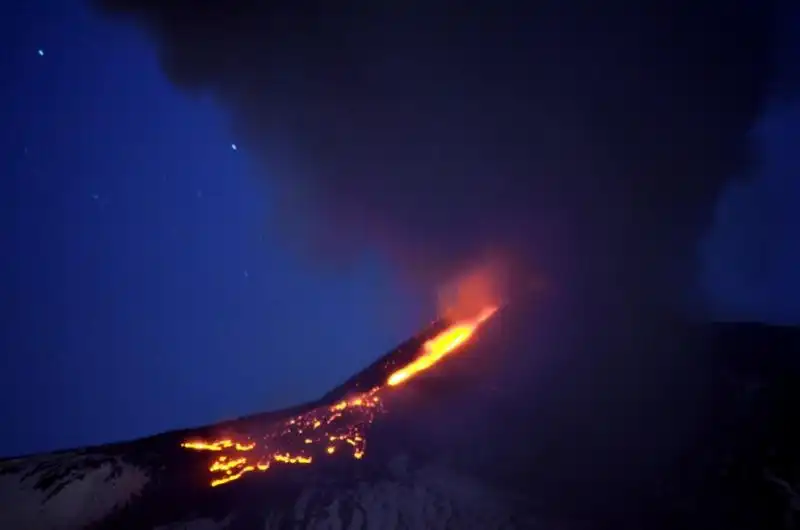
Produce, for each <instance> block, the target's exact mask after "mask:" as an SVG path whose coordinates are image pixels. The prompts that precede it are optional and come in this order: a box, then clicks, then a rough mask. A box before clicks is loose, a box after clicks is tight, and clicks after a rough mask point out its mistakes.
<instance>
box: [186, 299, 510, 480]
mask: <svg viewBox="0 0 800 530" xmlns="http://www.w3.org/2000/svg"><path fill="white" fill-rule="evenodd" d="M497 309H498V308H497V306H487V307H484V308H483V309H482V310H481V311H480V312H479V313H478V314H477V315H476V316H474V317H472V318H467V319H462V320H458V321H456V322H455V323H453V324H451V325H450V326H448V327H447V328H446V329H445V330H444V331H442V332H440V333H438V334H437V335H436V336H434V337H433V338H431V339H429V340H428V341H426V342H425V344H423V346H422V348H421V351H420V353H419V354H418V355H417V357H416V358H415V359H414V360H413V361H411V362H409V363H408V364H406V365H405V366H403V367H402V368H400V369H399V370H396V371H394V372H393V373H392V374H390V375H389V377H388V378H387V379H386V382H385V383H384V384H382V385H379V386H376V387H375V388H373V389H372V390H369V391H368V392H363V393H360V394H357V395H355V396H353V397H350V398H348V399H345V400H342V401H340V402H338V403H336V404H334V405H331V406H324V407H318V408H316V409H313V410H310V411H308V412H305V413H303V414H299V415H297V416H294V417H292V418H290V419H288V420H285V421H282V422H278V423H276V424H272V425H270V426H267V427H266V428H265V430H264V431H263V432H262V433H260V436H257V437H253V436H248V435H230V436H227V437H223V438H219V439H215V440H187V441H185V442H183V443H182V444H181V446H182V447H183V448H185V449H188V450H192V451H209V452H212V453H216V455H217V456H216V458H214V459H213V460H212V462H211V464H210V465H209V468H208V469H209V471H210V472H211V474H212V478H211V486H220V485H222V484H226V483H228V482H232V481H234V480H236V479H238V478H241V477H242V476H243V475H245V474H246V473H249V472H251V471H267V470H268V469H270V467H271V466H272V465H275V464H295V465H308V464H311V463H313V462H314V461H315V460H317V459H319V458H321V457H324V456H326V455H333V454H339V453H343V452H347V453H349V454H350V455H351V456H352V457H353V458H356V459H360V458H362V457H363V456H364V451H365V450H366V444H367V437H366V435H367V430H368V428H369V426H370V425H371V424H372V422H373V421H374V419H375V416H376V415H377V414H378V413H379V412H381V411H383V401H382V396H383V395H384V394H385V393H386V392H390V391H392V390H394V389H396V388H397V387H398V386H400V385H401V384H403V383H406V382H407V381H409V380H410V379H412V378H413V377H415V376H416V375H418V374H420V373H422V372H424V371H426V370H428V369H430V368H432V367H434V366H436V365H437V364H438V363H439V362H441V361H442V360H443V359H445V358H446V357H447V356H448V355H449V354H451V353H453V352H455V351H456V350H458V348H459V347H461V346H462V345H463V344H465V343H466V342H467V341H469V340H470V338H471V337H472V336H473V335H474V333H475V331H476V330H477V329H478V328H479V327H480V326H481V324H483V323H484V322H486V321H487V320H488V319H489V318H491V317H492V315H494V313H495V312H496V311H497Z"/></svg>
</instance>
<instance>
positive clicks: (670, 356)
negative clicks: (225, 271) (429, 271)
mask: <svg viewBox="0 0 800 530" xmlns="http://www.w3.org/2000/svg"><path fill="white" fill-rule="evenodd" d="M589 320H591V319H589ZM553 324H554V323H553V322H551V321H549V320H548V317H546V316H545V315H542V314H541V310H538V309H537V308H535V307H534V306H533V305H530V306H526V305H525V304H523V303H521V304H517V305H514V306H510V307H508V308H506V309H504V310H503V311H500V312H499V313H498V314H497V315H496V316H495V317H494V318H492V319H491V320H489V321H488V322H487V323H486V325H485V326H484V327H482V328H481V329H480V330H479V331H478V333H477V334H476V335H475V336H474V337H473V340H471V341H470V342H468V343H467V344H465V345H464V346H463V348H462V349H460V350H459V351H457V352H455V353H454V354H453V355H452V356H451V358H448V359H447V360H445V361H444V362H442V363H441V364H440V365H437V366H436V367H435V368H434V369H432V370H430V371H428V372H425V373H423V374H421V375H420V376H419V377H417V378H415V379H413V380H410V381H408V382H407V383H406V384H404V385H400V386H398V387H396V388H392V389H391V391H387V392H385V393H384V394H381V396H382V398H381V400H382V408H383V409H384V410H383V412H381V413H378V414H377V416H376V417H375V420H374V421H373V422H372V424H371V425H370V426H369V427H368V428H367V431H366V438H367V446H366V453H365V454H364V456H363V458H360V459H358V458H355V459H354V458H352V455H351V454H349V453H346V454H345V452H344V451H341V452H336V453H335V454H333V455H328V456H326V457H324V458H320V459H319V460H315V462H314V463H313V464H312V465H306V466H292V465H274V466H272V467H270V469H269V470H267V471H266V472H263V473H260V472H252V473H248V474H246V475H244V476H242V477H241V478H240V479H239V480H234V481H232V482H230V483H227V484H224V485H221V486H218V487H211V486H210V484H209V480H210V473H209V470H208V467H209V453H205V452H196V451H190V450H187V449H185V448H183V447H181V443H182V442H184V441H186V440H189V439H201V438H202V439H210V438H214V437H218V436H219V435H220V433H229V432H235V433H256V432H259V430H262V431H263V430H264V429H270V428H271V427H270V426H273V425H283V424H286V423H287V420H289V419H290V418H294V417H299V416H298V415H302V414H313V413H314V411H316V410H329V409H330V407H333V406H336V403H337V402H339V401H340V400H342V399H351V397H352V396H353V395H358V394H360V393H363V392H365V391H369V390H370V389H371V388H373V387H374V386H375V385H376V384H378V383H380V382H381V381H385V378H386V376H387V375H388V374H389V373H391V372H392V371H393V370H394V369H396V367H397V366H400V365H403V364H405V363H407V362H408V361H409V360H410V359H411V358H413V357H414V355H415V353H416V352H417V351H419V349H420V348H421V346H422V344H423V343H424V342H425V341H426V340H427V339H429V338H431V337H432V336H434V335H435V334H436V333H438V332H439V331H441V330H442V329H443V328H444V326H445V325H446V324H445V323H444V322H435V323H433V324H431V325H430V326H429V327H427V328H426V329H425V330H423V331H422V332H421V333H420V334H418V335H417V336H415V337H413V338H412V339H410V340H409V341H407V342H406V343H404V344H403V345H401V346H400V347H399V348H397V349H396V350H394V351H392V352H390V353H389V354H387V355H386V356H384V357H382V358H381V359H380V360H379V361H377V362H376V363H374V364H373V365H372V366H370V367H369V368H367V369H366V370H364V371H363V372H361V373H360V374H358V375H356V376H355V377H353V378H352V379H350V380H348V381H347V382H346V383H345V384H344V385H342V386H341V387H339V388H337V389H335V390H333V391H331V392H329V393H328V394H326V396H325V397H324V398H323V399H321V400H319V401H317V402H313V403H309V404H305V405H302V406H299V407H294V408H292V409H287V410H283V411H278V412H273V413H268V414H260V415H256V416H251V417H245V418H240V419H237V420H232V421H230V422H224V423H221V424H218V425H210V426H205V427H199V428H196V429H184V430H180V431H174V432H167V433H163V434H159V435H156V436H152V437H149V438H144V439H140V440H134V441H130V442H122V443H115V444H108V445H103V446H97V447H90V448H82V449H75V450H70V451H63V452H57V453H52V454H44V455H32V456H26V457H21V458H13V459H7V460H4V461H0V528H3V529H8V530H14V529H24V530H38V529H65V530H66V529H82V528H91V529H113V530H124V529H137V530H149V529H159V530H166V529H178V528H185V529H209V530H210V529H250V528H259V529H261V528H275V529H279V528H280V529H282V528H291V529H317V528H319V529H322V528H331V529H333V528H342V529H354V530H355V529H380V530H383V529H394V528H410V529H415V528H452V529H462V528H464V529H468V528H475V529H491V528H497V529H500V528H503V529H517V528H545V529H549V528H554V529H565V528H615V529H617V528H649V529H659V528H681V529H683V528H726V529H731V528H742V529H753V530H767V529H771V528H795V527H798V522H797V521H796V520H794V519H793V516H794V515H796V512H797V510H800V496H798V495H797V494H796V493H795V490H796V488H797V487H800V430H798V429H796V428H795V424H796V422H797V413H796V410H797V405H798V404H800V384H798V383H800V366H798V365H800V329H797V328H780V327H772V326H764V325H756V324H708V325H697V324H686V323H681V322H680V321H677V320H676V321H675V322H673V323H664V322H659V323H658V324H655V323H654V325H653V327H652V329H628V330H625V329H619V328H618V329H607V328H603V327H602V326H576V329H575V330H574V333H573V334H571V335H570V337H571V338H565V337H564V335H563V334H554V333H552V330H553V329H555V328H556V327H557V326H555V325H553Z"/></svg>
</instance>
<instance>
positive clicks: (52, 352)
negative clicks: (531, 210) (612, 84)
mask: <svg viewBox="0 0 800 530" xmlns="http://www.w3.org/2000/svg"><path fill="white" fill-rule="evenodd" d="M3 10H4V11H5V13H3V15H2V16H0V35H3V37H4V38H5V39H6V42H7V44H6V46H4V48H5V50H6V52H5V53H4V54H2V56H1V57H0V66H1V67H2V70H0V71H2V72H3V81H2V84H0V89H1V90H2V94H1V96H0V116H2V122H0V123H2V128H1V129H0V133H1V134H2V137H0V139H1V141H0V149H2V161H3V166H2V170H3V178H2V180H1V181H0V204H2V206H1V207H0V208H1V209H0V215H2V230H1V231H0V245H1V247H2V249H3V254H2V255H3V259H2V260H1V261H0V267H1V268H0V275H1V276H0V277H1V278H2V283H0V285H2V294H0V297H1V298H2V300H3V303H2V326H1V327H0V341H1V342H0V351H2V352H3V355H4V357H5V364H4V366H5V369H4V371H3V385H2V386H0V392H2V394H0V403H2V405H0V419H1V420H2V422H3V424H4V425H7V426H11V427H10V428H9V430H8V432H9V433H11V434H13V436H6V437H4V439H3V440H2V442H0V455H12V454H18V453H28V452H35V451H43V450H49V449H55V448H64V447H69V446H76V445H86V444H94V443H102V442H109V441H113V440H120V439H126V438H132V437H137V436H143V435H147V434H152V433H155V432H160V431H163V430H168V429H172V428H178V427H185V426H192V425H198V424H203V423H208V422H212V421H216V420H220V419H223V418H229V417H233V416H238V415H244V414H247V413H252V412H256V411H261V410H267V409H274V408H278V407H282V406H287V405H291V404H295V403H297V402H299V401H303V400H307V399H311V398H315V397H317V396H319V395H320V394H322V393H323V392H325V391H326V390H328V389H330V387H332V386H333V385H335V384H337V383H339V382H341V381H342V380H344V379H345V378H347V377H348V376H350V375H352V373H354V372H355V371H357V370H358V369H360V368H361V367H363V366H365V365H366V364H367V363H369V362H370V361H371V360H373V359H374V358H375V357H377V356H378V355H380V354H382V353H384V352H385V351H386V350H387V349H389V348H390V347H392V346H393V345H395V344H396V343H398V342H400V341H401V340H403V339H404V338H406V337H407V336H408V335H410V334H411V333H413V332H414V331H415V330H416V329H417V328H418V327H419V326H420V325H422V324H423V323H425V322H426V321H427V320H428V319H429V318H430V317H431V316H432V314H433V307H432V304H431V303H430V299H431V296H430V294H431V293H430V290H429V287H430V284H429V283H426V281H427V280H428V278H427V277H426V281H421V280H420V281H415V278H417V276H415V274H416V273H417V272H418V270H419V268H418V264H417V263H416V262H415V263H414V264H413V265H409V264H408V263H407V262H408V261H414V260H407V259H405V258H407V257H408V255H409V254H408V250H407V248H406V247H404V248H403V249H401V250H399V251H397V252H395V250H397V249H394V248H387V246H386V245H385V244H384V241H383V240H381V239H380V238H376V239H373V238H372V237H371V236H363V235H362V234H359V235H358V236H357V237H355V239H356V242H355V243H354V244H353V246H352V248H354V249H355V250H351V251H350V250H349V251H348V255H347V257H346V258H345V259H330V257H329V256H327V255H326V256H325V257H324V258H320V259H318V260H315V259H314V258H313V255H314V254H313V252H312V253H311V256H312V257H309V253H308V252H306V251H305V250H303V249H298V247H297V245H296V244H294V243H292V241H291V239H292V238H296V237H297V235H298V233H299V232H298V231H297V230H295V228H291V229H290V230H288V232H289V235H290V237H287V230H286V227H285V226H283V224H285V223H290V222H292V221H293V220H294V222H295V223H296V224H297V225H302V226H305V222H306V221H305V217H304V216H305V215H306V213H307V211H306V210H304V209H302V208H300V209H298V212H297V213H296V217H292V215H291V212H289V213H288V214H287V212H286V203H285V202H282V201H285V200H286V196H285V194H283V192H282V191H279V186H282V185H284V183H283V181H282V180H281V179H280V178H278V177H277V176H276V177H275V178H274V179H273V178H272V177H273V175H272V174H271V173H270V171H269V170H268V167H267V166H265V164H264V158H265V157H266V156H267V155H265V153H264V151H263V150H259V149H258V147H259V144H258V142H257V141H255V140H254V139H255V138H256V137H259V135H256V134H252V132H253V131H252V130H251V128H248V124H243V123H242V120H241V116H240V115H237V112H238V113H241V111H242V109H234V110H233V111H231V109H230V108H229V106H226V105H225V97H220V98H214V97H212V95H211V94H210V93H209V92H203V91H201V90H195V91H192V90H188V91H187V90H181V89H180V88H176V87H175V85H174V84H173V83H172V82H171V80H170V78H169V77H170V76H169V75H166V74H165V72H164V69H163V68H162V66H163V65H160V64H159V56H160V53H159V49H158V44H157V43H156V42H155V41H153V40H150V39H148V38H147V37H146V36H145V35H144V34H143V33H142V32H140V31H138V30H136V29H135V28H134V27H132V26H130V25H125V24H120V23H119V21H113V20H111V19H109V18H105V17H103V16H101V15H100V14H98V13H96V12H93V11H92V10H91V9H90V8H89V7H86V6H81V5H77V4H74V5H68V3H66V2H57V1H55V0H39V1H32V2H30V3H26V4H25V8H24V9H23V8H22V7H16V6H12V7H4V8H3ZM795 20H797V17H795ZM787 26H788V25H787ZM796 27H800V23H798V24H797V26H796ZM799 34H800V33H799ZM779 45H780V47H781V50H782V51H781V53H779V54H776V56H779V57H780V64H787V65H789V64H800V60H798V58H799V57H800V55H798V53H797V52H798V50H800V46H798V45H797V42H793V41H792V40H791V39H784V40H782V41H780V42H779ZM792 50H794V51H792ZM775 70H776V71H777V72H778V74H773V76H774V75H779V76H783V77H781V79H782V80H784V81H786V82H785V83H783V84H780V91H779V92H775V94H774V97H773V96H770V97H769V98H767V99H768V104H766V106H765V107H764V109H765V110H763V111H761V112H760V113H759V115H758V117H757V118H756V119H755V120H752V122H751V123H750V124H749V125H747V124H746V123H745V125H747V127H746V128H747V130H749V131H750V132H749V133H748V137H747V145H749V146H750V148H751V149H752V150H753V153H754V155H755V156H754V159H755V160H756V163H755V164H751V165H750V166H748V167H747V169H746V171H744V170H741V169H740V168H739V167H738V166H737V167H736V168H734V171H736V172H737V175H722V176H721V177H719V179H718V180H719V182H720V183H722V182H724V183H725V187H724V191H723V193H722V195H721V198H720V199H718V198H717V197H716V194H713V195H712V196H711V199H712V203H713V207H711V208H706V209H707V210H708V211H706V212H705V215H707V217H708V218H709V219H710V220H711V221H712V225H711V227H710V228H709V227H708V226H706V227H704V228H702V234H701V235H702V238H701V239H700V246H699V247H698V246H697V244H696V243H693V244H692V249H693V250H698V249H699V254H700V255H701V261H700V263H699V266H697V267H696V269H697V270H698V271H699V272H700V274H699V277H700V278H701V279H702V286H701V287H702V288H701V289H700V290H701V291H702V292H703V293H704V294H705V295H708V299H709V302H710V304H709V306H710V307H711V308H712V311H713V313H714V314H715V315H716V316H720V317H723V318H729V319H730V318H732V319H756V320H764V321H770V322H783V323H797V322H800V281H798V280H797V276H798V273H797V271H798V270H800V244H797V243H796V241H798V240H800V237H798V235H797V231H798V227H800V213H798V212H799V211H800V210H799V209H798V208H797V205H798V204H800V156H798V155H797V154H796V153H797V149H798V146H800V98H794V97H792V93H793V90H795V89H796V88H798V86H799V85H798V84H797V83H796V81H797V74H798V72H797V71H796V69H795V70H792V69H791V68H788V67H786V68H784V67H778V68H776V69H775ZM784 78H785V79H784ZM172 81H174V79H173V80H172ZM787 87H788V88H787ZM775 90H778V89H775ZM219 100H222V104H219ZM598 119H600V118H598ZM737 123H738V122H737ZM743 123H744V122H743ZM556 132H557V133H558V134H555V137H556V140H559V138H560V139H562V140H563V141H565V142H570V141H573V138H572V136H570V135H569V134H566V133H564V131H563V130H561V131H556ZM565 134H566V135H565ZM260 138H261V139H262V140H263V135H261V136H260ZM556 140H553V141H556ZM610 145H611V147H613V145H612V144H610ZM345 149H346V147H345ZM612 151H613V149H612ZM689 152H694V151H692V150H691V149H688V148H687V153H689ZM715 154H716V152H715ZM387 156H391V155H387ZM293 162H294V161H293V160H292V159H290V158H289V157H287V158H286V160H273V163H274V166H275V168H276V171H277V169H281V170H283V171H288V172H292V171H301V170H306V169H308V168H305V167H302V168H299V166H293V165H292V164H293ZM429 162H430V161H429ZM548 163H551V162H548ZM631 164H634V163H633V162H632V163H631ZM334 165H335V164H334ZM433 165H436V161H435V160H434V161H433ZM723 166H725V165H724V164H722V165H720V166H719V167H723ZM265 167H266V168H267V169H265ZM370 167H371V166H370ZM547 167H550V166H547ZM676 167H678V168H680V167H683V166H681V165H680V164H677V165H676ZM714 167H715V169H716V166H714ZM579 169H581V168H579ZM607 169H608V171H609V172H610V170H611V166H610V165H609V167H608V168H607ZM734 176H736V177H738V176H742V177H749V180H742V181H730V179H731V177H734ZM354 178H355V177H354ZM387 178H389V177H387ZM687 179H688V177H687ZM615 182H616V181H615ZM620 182H623V181H622V180H620ZM352 184H353V183H352V182H350V183H348V185H352ZM613 189H617V188H613ZM620 189H623V186H620ZM643 189H644V188H643ZM675 189H676V190H678V191H680V190H681V189H682V188H678V187H676V188H675ZM403 190H404V191H405V188H403ZM368 193H369V192H367V194H368ZM354 194H355V195H358V192H354ZM409 195H413V193H412V192H411V191H409ZM632 196H633V197H636V195H635V194H634V195H632ZM376 197H377V195H375V196H374V197H373V198H376ZM628 198H630V197H629V196H628V195H625V194H620V195H619V197H618V200H619V201H623V200H625V199H628ZM455 199H456V198H454V203H455V202H457V201H455ZM337 200H338V199H337ZM376 200H377V198H376ZM487 200H491V197H488V198H487ZM290 204H293V203H290ZM347 204H348V205H349V203H347ZM376 204H379V202H376ZM412 204H413V207H412V206H408V207H407V210H408V211H414V212H415V214H414V215H412V217H415V218H419V217H423V218H424V216H425V206H426V205H425V204H421V203H420V202H419V201H417V202H416V203H414V202H413V201H412ZM565 204H567V203H566V202H565ZM341 206H342V203H341V202H337V203H336V207H337V208H341ZM370 206H372V205H370ZM383 206H385V207H386V211H387V212H388V214H387V216H388V217H391V219H390V220H392V221H394V220H395V219H397V218H399V217H400V216H398V215H395V212H394V211H393V210H392V208H395V207H397V204H395V203H391V202H389V203H386V204H384V205H383ZM471 206H472V203H471V202H469V201H467V202H462V203H459V204H456V205H454V206H453V207H452V210H450V211H448V210H447V208H446V207H445V208H439V211H438V212H437V215H440V216H443V217H448V218H450V217H452V218H454V219H461V218H463V217H464V211H465V210H464V209H466V208H467V207H471ZM493 206H494V207H495V208H496V209H502V208H500V206H502V200H501V199H498V202H497V203H496V204H493ZM659 206H663V207H664V208H667V207H669V206H670V204H669V203H664V204H663V205H662V204H661V203H659ZM414 208H417V210H414ZM458 208H461V210H458ZM398 211H399V210H398ZM442 211H443V212H444V213H442ZM338 213H340V211H338V210H337V211H336V212H334V214H338ZM371 213H374V212H372V211H371ZM392 216H394V217H392ZM418 216H419V217H418ZM334 217H336V215H334ZM339 217H341V216H339ZM339 217H337V220H338V219H339ZM430 219H431V222H433V221H436V220H437V218H436V217H435V216H432V217H430ZM548 219H549V218H548ZM575 219H580V220H582V219H583V217H581V216H580V215H577V214H576V216H575ZM348 220H349V219H348ZM573 220H574V219H573ZM650 221H652V222H655V221H653V220H650V219H649V218H648V222H650ZM575 222H576V223H577V221H575ZM319 224H322V225H324V223H319ZM344 224H346V223H344ZM523 224H524V223H523ZM697 225H698V226H700V225H701V223H700V222H699V221H698V223H697ZM387 226H388V228H387V231H388V232H387V233H392V234H394V233H400V234H402V235H407V234H410V235H409V236H408V238H407V240H408V241H411V242H412V244H410V246H409V247H408V248H413V249H414V251H415V252H416V251H417V249H423V248H425V247H426V246H428V247H434V246H435V247H437V249H443V248H444V247H442V245H441V241H442V233H445V232H446V230H443V231H442V233H436V230H435V229H432V232H433V233H432V234H431V239H430V240H429V241H425V243H426V245H417V243H418V242H419V241H420V237H419V233H420V232H425V230H422V231H421V230H419V229H418V228H419V227H418V226H417V225H414V224H413V223H406V224H403V225H400V223H397V224H396V225H391V224H390V223H388V224H387ZM397 226H401V229H400V230H399V231H398V232H393V230H395V228H396V227H397ZM500 226H502V227H506V226H507V225H506V224H503V223H498V224H497V227H500ZM547 226H551V225H547ZM552 226H554V227H555V228H553V230H554V232H555V233H558V234H559V235H562V234H564V233H570V234H575V235H576V237H585V238H586V239H587V240H588V239H591V238H590V236H591V235H592V234H594V232H587V231H582V230H581V229H575V230H567V231H566V232H564V230H563V228H559V225H558V224H557V223H556V224H554V225H552ZM609 226H610V225H609ZM654 226H655V225H654ZM497 227H490V228H497ZM381 228H383V227H382V226H381ZM447 228H448V230H450V229H451V228H452V226H448V227H447ZM616 228H617V225H614V229H616ZM337 229H338V228H337ZM376 230H377V229H376ZM541 230H542V231H545V232H546V230H545V229H541ZM311 231H312V232H313V233H314V234H315V237H316V238H319V233H320V232H319V228H318V227H314V228H312V229H311ZM492 233H493V231H492V230H491V229H487V231H486V235H487V237H491V235H492ZM609 233H611V229H609ZM381 235H383V233H381ZM629 235H630V234H628V233H626V234H624V235H623V237H626V236H629ZM456 239H457V238H456ZM523 239H524V238H523ZM544 239H545V240H546V239H547V237H546V236H545V237H544ZM611 239H612V238H611V236H609V241H611ZM404 241H405V240H404ZM427 243H430V244H429V245H428V244H427ZM615 245H616V243H615V244H611V243H609V247H608V248H613V249H617V248H618V247H617V246H615ZM590 247H591V248H592V249H593V248H594V247H592V246H591V245H587V246H586V248H587V249H588V248H590ZM348 248H351V247H348ZM537 248H547V249H548V250H547V252H556V251H555V250H553V249H554V248H555V249H559V248H561V246H560V245H558V244H556V245H554V246H552V247H551V246H547V245H544V246H543V247H537ZM452 251H453V254H458V255H459V256H460V255H462V254H464V253H466V252H467V251H466V246H465V245H464V244H462V242H460V241H458V242H455V243H454V245H453V248H452ZM420 252H422V250H420ZM587 252H588V250H587ZM566 254H567V255H569V253H566ZM398 255H402V258H403V259H398V258H397V256H398ZM400 262H402V266H403V267H406V268H405V269H404V273H403V274H401V273H400V268H401V265H400V264H399V263H400ZM439 262H441V260H439ZM437 263H438V262H437ZM552 263H553V264H556V265H558V264H560V263H561V262H560V261H558V259H555V258H554V259H553V262H552ZM444 268H446V269H447V270H452V263H449V262H448V263H447V267H444ZM408 270H413V272H412V273H408V274H406V273H405V272H407V271H408ZM598 270H600V267H598ZM631 270H633V269H631ZM437 272H438V270H437ZM597 274H601V273H600V272H597ZM631 285H634V284H633V283H632V284H631ZM423 286H424V287H423Z"/></svg>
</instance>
